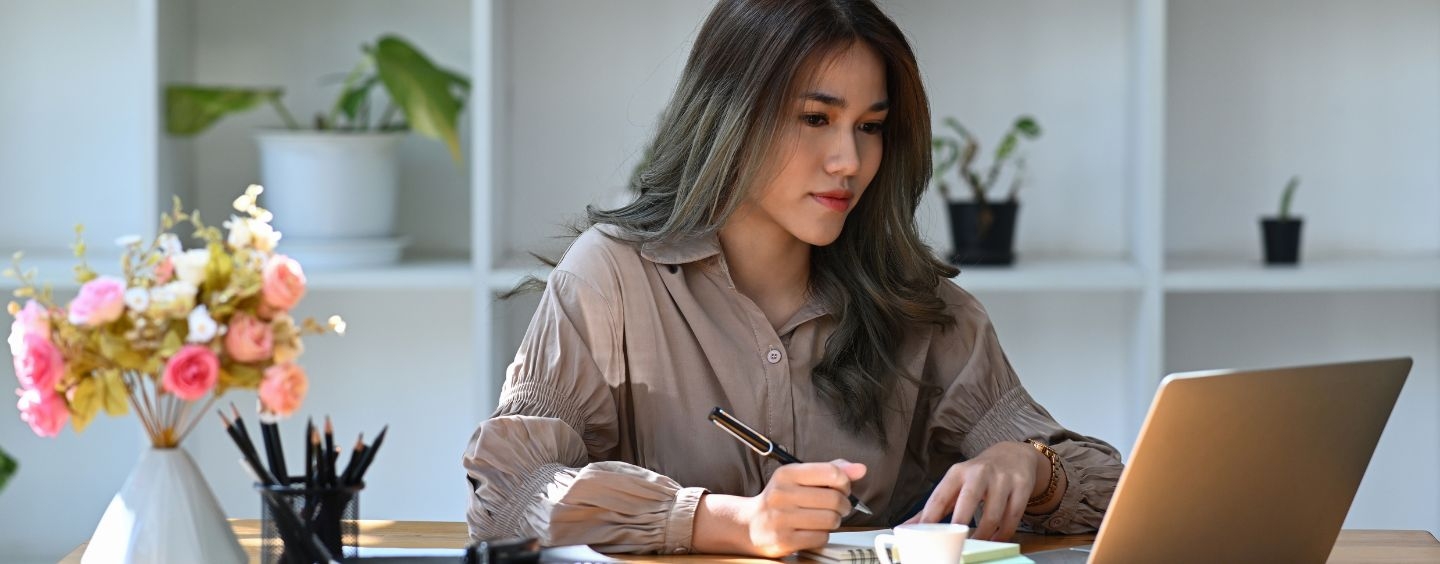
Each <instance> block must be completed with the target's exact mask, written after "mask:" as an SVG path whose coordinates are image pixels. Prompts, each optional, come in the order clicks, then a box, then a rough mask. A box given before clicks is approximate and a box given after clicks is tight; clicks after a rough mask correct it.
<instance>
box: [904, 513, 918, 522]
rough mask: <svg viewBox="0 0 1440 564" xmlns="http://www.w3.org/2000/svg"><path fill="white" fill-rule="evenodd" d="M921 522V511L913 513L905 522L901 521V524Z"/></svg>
mask: <svg viewBox="0 0 1440 564" xmlns="http://www.w3.org/2000/svg"><path fill="white" fill-rule="evenodd" d="M919 522H920V514H919V513H916V514H915V515H912V516H911V517H910V518H909V519H906V520H905V522H904V523H901V525H914V524H916V523H919Z"/></svg>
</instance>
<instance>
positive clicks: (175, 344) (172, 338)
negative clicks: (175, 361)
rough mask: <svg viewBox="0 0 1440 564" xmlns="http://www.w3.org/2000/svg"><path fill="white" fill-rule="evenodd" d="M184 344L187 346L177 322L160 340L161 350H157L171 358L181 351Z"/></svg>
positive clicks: (161, 354)
mask: <svg viewBox="0 0 1440 564" xmlns="http://www.w3.org/2000/svg"><path fill="white" fill-rule="evenodd" d="M183 346H185V341H184V340H183V339H182V338H181V336H180V328H179V327H178V324H177V326H176V327H171V328H170V330H169V331H166V332H165V338H164V339H163V340H161V341H160V350H159V351H157V352H159V353H160V356H163V357H166V358H169V357H170V356H172V355H174V354H175V353H177V352H180V348H181V347H183Z"/></svg>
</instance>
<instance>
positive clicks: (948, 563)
mask: <svg viewBox="0 0 1440 564" xmlns="http://www.w3.org/2000/svg"><path fill="white" fill-rule="evenodd" d="M968 534H970V527H967V526H965V525H957V524H955V523H916V524H913V525H900V526H898V527H895V534H893V535H879V536H876V537H875V556H876V557H878V558H879V559H880V562H882V563H883V564H894V562H892V561H891V560H890V545H894V546H895V548H897V549H899V551H900V562H901V563H902V564H958V563H959V562H963V561H964V560H963V554H964V552H965V537H966V535H968Z"/></svg>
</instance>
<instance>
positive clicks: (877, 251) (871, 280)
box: [586, 0, 958, 442]
mask: <svg viewBox="0 0 1440 564" xmlns="http://www.w3.org/2000/svg"><path fill="white" fill-rule="evenodd" d="M856 42H861V43H863V44H864V45H867V46H869V47H870V48H872V49H874V51H875V52H876V53H877V54H878V55H879V56H880V58H881V59H882V60H883V61H884V63H885V84H886V90H887V95H888V99H889V101H890V113H889V115H888V117H887V118H886V125H885V128H884V129H883V132H882V135H883V142H884V143H883V144H884V150H883V157H882V159H881V163H880V168H879V170H878V171H877V173H876V175H875V178H874V179H873V180H872V181H871V185H870V186H869V187H868V188H867V189H866V191H865V195H864V197H863V198H861V199H860V201H859V203H858V204H857V205H856V207H855V209H854V210H852V211H851V213H850V216H849V217H848V218H847V219H846V225H845V228H844V229H843V230H842V232H841V234H840V236H839V238H838V239H837V240H836V241H835V242H834V243H833V244H831V245H828V246H824V247H816V248H814V249H813V251H812V254H811V276H810V288H809V289H808V290H809V292H810V295H811V297H812V298H813V299H815V300H817V301H818V302H819V303H820V304H821V305H823V306H824V307H825V308H826V309H827V310H828V311H829V312H830V313H831V314H832V315H833V316H834V317H835V319H836V321H837V326H836V329H835V331H834V333H833V334H832V335H831V336H830V337H829V339H828V340H827V341H826V342H825V354H824V357H823V358H822V359H821V361H820V362H819V364H818V365H817V366H816V367H815V368H814V371H813V374H812V377H813V381H814V385H815V389H816V390H817V392H818V393H819V394H820V396H821V397H822V398H823V399H824V400H825V402H826V403H827V404H829V405H830V406H831V407H832V408H833V409H834V410H835V412H836V416H837V417H838V418H839V419H840V421H841V422H842V423H843V424H844V425H845V427H847V428H848V429H850V430H852V431H855V432H861V433H868V434H873V436H874V437H875V438H877V439H878V440H880V441H882V442H883V441H884V436H885V425H884V410H885V405H886V403H887V402H888V400H889V399H890V397H891V396H892V390H893V389H894V387H895V386H894V384H895V383H896V381H897V379H901V378H903V379H908V380H912V381H913V380H914V379H915V378H914V376H913V375H909V374H906V373H905V368H904V366H903V362H901V359H899V358H897V357H898V355H899V354H900V348H901V345H902V344H903V343H902V342H901V340H902V338H903V336H904V335H906V334H908V333H910V332H909V331H907V330H906V329H907V328H909V327H910V326H912V325H913V324H917V323H934V324H938V325H940V326H942V327H945V326H949V325H952V324H953V323H954V319H953V318H952V317H951V316H950V315H948V314H947V312H946V308H945V304H944V302H943V301H942V300H941V299H940V297H939V296H938V295H937V293H936V287H937V285H938V284H939V283H940V282H941V280H942V279H944V278H949V277H952V276H955V275H956V274H957V272H958V271H957V270H956V269H955V268H954V267H952V266H950V265H948V264H946V263H944V262H941V261H940V260H938V259H936V258H935V256H934V254H933V252H932V251H931V249H930V248H929V247H927V246H926V245H925V244H924V243H923V242H922V241H921V239H920V235H919V231H918V229H917V227H916V225H915V209H916V207H917V206H918V205H919V204H920V197H921V195H922V194H923V193H924V191H925V188H926V186H927V184H928V183H929V179H930V165H931V162H930V107H929V102H928V101H927V99H926V96H925V89H924V86H923V85H922V84H921V80H920V72H919V68H918V67H917V65H916V62H915V55H914V52H913V51H912V50H911V48H910V44H909V42H908V41H907V40H906V39H905V35H904V34H903V33H902V32H901V31H900V28H899V27H897V26H896V25H895V23H894V22H893V21H891V20H890V18H889V17H887V16H886V15H885V14H884V13H883V12H882V11H881V10H880V9H879V8H878V7H877V6H875V4H874V3H873V2H871V1H870V0H720V1H719V2H718V3H717V4H716V5H715V8H714V9H713V10H712V11H711V12H710V16H709V17H708V18H706V20H705V24H704V26H703V27H702V28H701V29H700V33H699V35H698V37H697V38H696V40H695V44H694V48H693V49H692V50H691V52H690V57H689V60H688V61H687V62H686V65H685V70H684V72H683V74H682V75H681V78H680V82H679V84H678V85H677V86H676V89H675V95H674V96H673V97H672V99H671V101H670V104H669V106H668V107H667V108H666V109H665V111H664V112H663V114H662V116H661V118H660V121H659V124H658V126H657V128H656V132H655V136H654V138H653V140H652V141H651V142H650V144H649V146H648V147H647V149H646V152H647V153H648V154H649V155H650V159H649V161H648V163H647V164H646V165H645V167H644V168H643V169H642V170H641V171H640V174H639V175H637V184H638V185H637V186H635V188H637V189H638V192H639V194H638V196H637V197H636V199H635V200H634V201H633V202H632V203H630V204H629V205H626V206H623V207H620V208H618V209H608V210H606V209H597V208H594V207H593V206H592V207H589V208H587V209H586V212H587V220H588V222H589V223H590V224H596V223H609V224H613V225H617V226H619V227H621V228H623V234H622V235H621V236H620V237H621V238H623V239H624V240H625V241H627V242H630V243H632V244H641V243H645V242H651V241H668V240H675V239H680V238H684V237H693V236H695V235H697V234H699V235H709V234H714V233H716V232H717V231H718V230H719V229H720V227H721V226H722V225H724V224H725V221H726V220H727V219H728V218H729V217H730V215H731V214H732V213H734V212H735V210H736V209H737V208H738V207H739V206H740V205H741V204H742V203H743V202H744V201H745V200H746V198H748V197H750V193H749V192H750V191H751V190H753V189H756V187H757V186H761V185H762V183H763V182H764V180H765V178H764V177H763V175H765V174H767V169H766V168H765V163H766V156H767V155H770V154H773V153H774V152H775V151H774V149H775V144H776V143H777V142H778V139H779V136H778V135H777V134H778V133H779V132H780V128H781V127H783V126H784V124H788V123H789V121H788V120H789V119H790V116H789V113H790V112H791V111H792V102H793V100H794V99H795V98H796V97H797V96H798V94H799V89H800V88H802V87H804V86H806V85H807V83H808V82H809V81H810V80H811V78H813V77H814V76H815V73H816V72H817V70H818V69H817V67H818V66H819V63H820V61H822V60H823V59H824V58H825V57H826V56H827V55H829V54H833V53H837V52H839V51H842V50H844V49H846V48H848V47H849V46H851V45H852V44H854V43H856Z"/></svg>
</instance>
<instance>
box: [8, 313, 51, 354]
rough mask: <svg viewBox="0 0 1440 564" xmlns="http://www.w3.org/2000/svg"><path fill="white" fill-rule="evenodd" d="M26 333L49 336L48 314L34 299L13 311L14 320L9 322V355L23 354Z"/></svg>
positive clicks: (47, 337)
mask: <svg viewBox="0 0 1440 564" xmlns="http://www.w3.org/2000/svg"><path fill="white" fill-rule="evenodd" d="M26 335H40V336H42V337H44V338H46V339H49V338H50V314H49V312H47V311H45V308H44V307H43V306H41V305H40V304H39V303H38V302H36V301H35V300H30V301H27V302H25V307H24V308H22V309H21V310H20V311H18V312H16V313H15V322H14V323H11V324H10V339H9V342H10V356H16V357H18V356H20V355H21V354H23V353H22V352H21V351H23V350H24V349H25V336H26Z"/></svg>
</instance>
